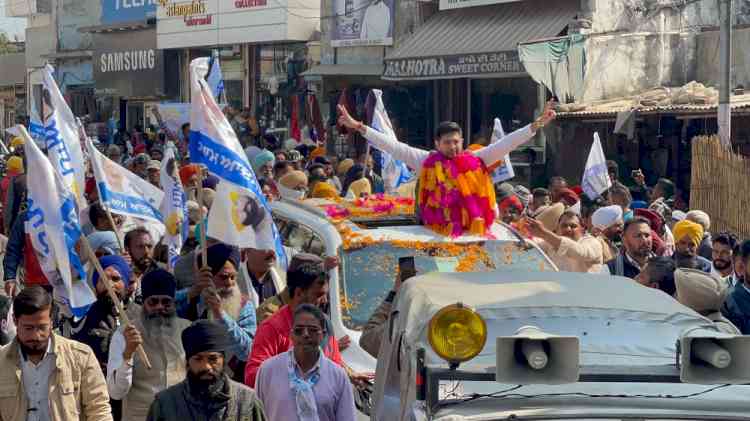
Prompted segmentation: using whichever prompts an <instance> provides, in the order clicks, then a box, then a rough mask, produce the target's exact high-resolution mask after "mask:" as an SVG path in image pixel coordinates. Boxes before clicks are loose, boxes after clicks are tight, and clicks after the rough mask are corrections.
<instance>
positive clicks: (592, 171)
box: [581, 133, 612, 200]
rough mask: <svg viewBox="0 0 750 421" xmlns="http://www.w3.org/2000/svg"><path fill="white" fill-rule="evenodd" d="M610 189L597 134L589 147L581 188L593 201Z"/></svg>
mask: <svg viewBox="0 0 750 421" xmlns="http://www.w3.org/2000/svg"><path fill="white" fill-rule="evenodd" d="M610 187H612V180H610V179H609V173H608V172H607V159H606V158H605V157H604V150H602V143H601V141H600V140H599V133H594V143H593V144H592V145H591V151H590V152H589V158H588V159H587V160H586V169H585V170H584V171H583V179H582V180H581V188H582V189H583V192H584V193H586V196H588V197H589V199H591V200H594V199H596V198H597V197H599V196H601V194H602V193H604V192H605V191H607V190H608V189H609V188H610Z"/></svg>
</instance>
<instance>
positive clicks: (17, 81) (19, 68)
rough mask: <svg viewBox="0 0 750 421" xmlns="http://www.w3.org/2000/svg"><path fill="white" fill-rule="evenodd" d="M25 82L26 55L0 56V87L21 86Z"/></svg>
mask: <svg viewBox="0 0 750 421" xmlns="http://www.w3.org/2000/svg"><path fill="white" fill-rule="evenodd" d="M25 80H26V54H25V53H14V54H3V55H0V86H15V85H23V84H24V82H25Z"/></svg>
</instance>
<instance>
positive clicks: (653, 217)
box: [633, 209, 664, 232]
mask: <svg viewBox="0 0 750 421" xmlns="http://www.w3.org/2000/svg"><path fill="white" fill-rule="evenodd" d="M633 214H634V215H635V216H636V217H641V218H644V219H646V220H647V221H648V224H649V226H651V229H652V230H653V231H656V232H661V228H662V226H663V225H664V221H663V220H662V218H661V215H659V214H658V213H656V212H654V211H652V210H649V209H635V210H634V211H633Z"/></svg>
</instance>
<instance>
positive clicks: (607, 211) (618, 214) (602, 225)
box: [591, 205, 622, 230]
mask: <svg viewBox="0 0 750 421" xmlns="http://www.w3.org/2000/svg"><path fill="white" fill-rule="evenodd" d="M620 221H622V208H621V207H620V206H618V205H612V206H606V207H603V208H599V209H597V210H596V211H595V212H594V214H593V215H591V225H592V226H593V227H594V228H598V229H600V230H605V229H607V228H609V227H611V226H612V225H614V224H616V223H618V222H620Z"/></svg>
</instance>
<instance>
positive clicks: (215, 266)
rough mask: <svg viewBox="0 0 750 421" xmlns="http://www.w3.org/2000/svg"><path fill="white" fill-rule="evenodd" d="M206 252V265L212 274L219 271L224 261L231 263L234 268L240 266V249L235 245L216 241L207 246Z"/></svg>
mask: <svg viewBox="0 0 750 421" xmlns="http://www.w3.org/2000/svg"><path fill="white" fill-rule="evenodd" d="M206 252H207V254H208V266H209V267H210V268H211V273H213V274H214V275H216V274H217V273H219V272H220V271H221V268H223V267H224V264H225V263H226V262H230V263H231V264H233V265H234V268H235V269H239V268H240V251H239V250H238V249H237V248H236V247H232V246H228V245H226V244H224V243H218V244H214V245H213V246H211V247H209V248H208V249H207V250H206Z"/></svg>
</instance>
